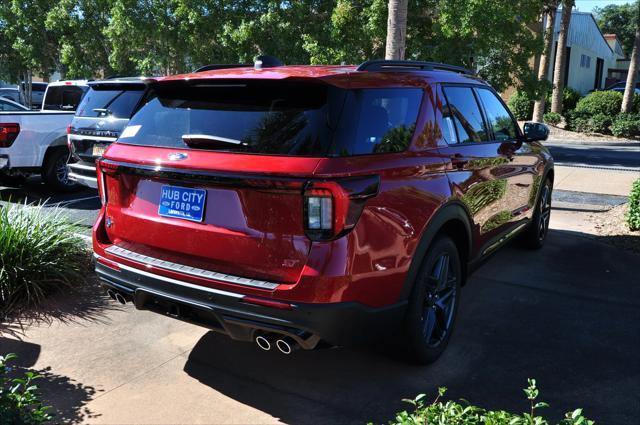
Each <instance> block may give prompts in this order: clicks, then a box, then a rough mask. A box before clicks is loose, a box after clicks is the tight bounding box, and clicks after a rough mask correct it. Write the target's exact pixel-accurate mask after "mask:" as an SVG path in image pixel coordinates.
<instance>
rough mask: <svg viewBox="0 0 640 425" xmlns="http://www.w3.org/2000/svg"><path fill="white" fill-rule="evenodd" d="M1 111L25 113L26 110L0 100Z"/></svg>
mask: <svg viewBox="0 0 640 425" xmlns="http://www.w3.org/2000/svg"><path fill="white" fill-rule="evenodd" d="M0 111H24V109H21V108H19V107H17V106H16V105H12V104H11V103H9V102H3V101H2V100H1V99H0Z"/></svg>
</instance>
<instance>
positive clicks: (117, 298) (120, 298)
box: [116, 292, 127, 305]
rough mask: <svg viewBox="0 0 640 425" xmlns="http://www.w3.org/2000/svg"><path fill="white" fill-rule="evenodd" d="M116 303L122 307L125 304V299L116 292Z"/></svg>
mask: <svg viewBox="0 0 640 425" xmlns="http://www.w3.org/2000/svg"><path fill="white" fill-rule="evenodd" d="M116 301H118V302H119V303H120V304H122V305H125V304H126V303H127V300H126V299H125V297H123V296H122V294H120V293H118V292H116Z"/></svg>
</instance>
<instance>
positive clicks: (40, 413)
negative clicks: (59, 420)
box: [0, 354, 51, 425]
mask: <svg viewBox="0 0 640 425" xmlns="http://www.w3.org/2000/svg"><path fill="white" fill-rule="evenodd" d="M15 358H16V356H15V355H14V354H7V355H6V356H1V355H0V425H13V424H41V423H44V422H47V421H50V420H51V415H49V414H48V413H47V411H48V410H49V409H50V407H49V406H44V405H43V404H42V402H41V401H40V399H39V397H38V386H37V385H34V383H33V382H34V381H35V380H37V379H39V378H40V376H38V375H36V374H34V373H33V372H27V373H25V375H24V378H9V377H8V373H9V372H10V368H9V366H8V365H7V364H8V362H9V361H11V360H13V359H15Z"/></svg>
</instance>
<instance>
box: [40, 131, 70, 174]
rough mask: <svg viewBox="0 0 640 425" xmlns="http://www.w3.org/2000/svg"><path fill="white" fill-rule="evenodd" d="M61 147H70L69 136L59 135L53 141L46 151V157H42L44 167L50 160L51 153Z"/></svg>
mask: <svg viewBox="0 0 640 425" xmlns="http://www.w3.org/2000/svg"><path fill="white" fill-rule="evenodd" d="M61 149H67V150H68V149H69V148H68V147H67V136H64V137H59V138H57V139H56V140H54V141H53V143H51V144H50V145H49V146H48V147H47V150H46V151H45V152H44V157H43V158H42V168H43V169H44V167H46V165H47V161H49V158H50V157H51V155H52V154H53V153H54V152H56V151H58V150H61Z"/></svg>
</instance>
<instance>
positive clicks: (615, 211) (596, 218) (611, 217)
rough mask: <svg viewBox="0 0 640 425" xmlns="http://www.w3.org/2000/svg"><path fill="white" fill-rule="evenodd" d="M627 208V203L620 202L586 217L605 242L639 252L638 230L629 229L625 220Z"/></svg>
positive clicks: (639, 235) (639, 232)
mask: <svg viewBox="0 0 640 425" xmlns="http://www.w3.org/2000/svg"><path fill="white" fill-rule="evenodd" d="M628 210H629V204H622V205H618V206H616V207H613V208H611V209H610V210H609V211H607V212H605V213H598V214H590V215H589V218H588V219H589V221H590V222H591V223H593V225H594V229H595V231H596V234H597V235H598V236H600V237H601V238H602V239H603V240H604V241H605V242H607V243H609V244H611V245H615V246H617V247H618V248H622V249H626V250H628V251H631V252H635V253H637V254H640V231H635V232H632V231H631V230H629V226H628V225H627V222H626V220H625V215H626V213H627V211H628Z"/></svg>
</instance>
